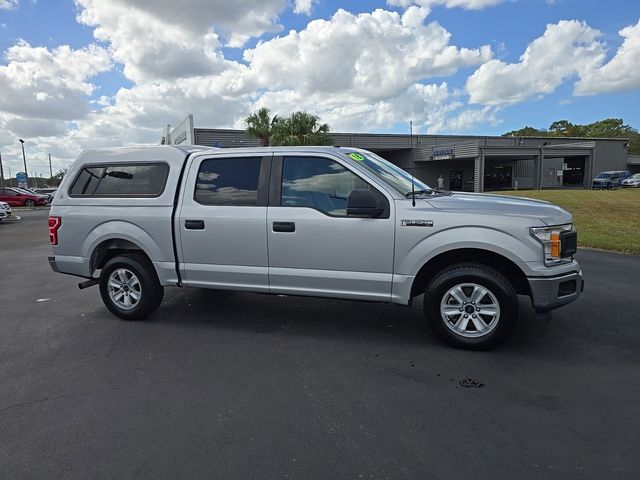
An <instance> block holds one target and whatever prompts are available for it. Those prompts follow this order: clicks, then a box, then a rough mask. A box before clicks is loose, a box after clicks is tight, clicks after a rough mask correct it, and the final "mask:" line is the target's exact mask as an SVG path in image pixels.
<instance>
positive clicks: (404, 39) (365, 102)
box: [0, 0, 640, 163]
mask: <svg viewBox="0 0 640 480" xmlns="http://www.w3.org/2000/svg"><path fill="white" fill-rule="evenodd" d="M174 3H176V2H172V3H171V4H169V3H164V2H151V0H111V1H110V2H109V1H101V0H78V1H77V2H74V1H71V0H50V1H44V0H40V1H35V0H0V51H1V52H2V60H0V87H2V86H3V85H5V87H2V88H4V89H5V92H3V93H4V94H5V96H6V97H11V99H12V100H11V99H10V100H5V101H4V103H3V102H2V101H0V151H2V152H7V153H6V154H5V156H7V155H8V156H9V157H11V155H12V154H13V153H15V152H16V145H15V141H14V140H15V137H16V136H18V135H22V136H27V137H29V139H30V142H31V145H30V149H31V150H32V151H34V152H37V153H36V155H42V156H44V155H45V152H47V151H52V150H53V151H54V155H55V156H56V157H58V158H60V159H61V160H60V161H61V163H62V161H63V160H64V161H68V160H69V158H72V157H73V156H75V154H77V151H76V150H78V149H79V148H80V147H82V148H85V147H86V146H88V144H90V143H91V139H92V136H93V137H97V136H99V135H100V132H103V133H104V136H101V137H100V142H97V143H100V144H104V143H105V142H106V143H111V144H117V143H118V142H120V143H123V144H129V143H141V142H154V141H156V140H157V138H159V136H160V131H161V129H162V126H163V125H164V124H166V123H171V124H176V123H178V122H179V121H180V120H181V119H182V118H184V116H186V114H188V113H193V114H194V116H195V120H196V126H201V127H238V126H241V125H242V119H243V118H244V117H245V116H246V114H247V113H249V112H251V111H252V110H255V109H256V108H259V107H260V106H269V107H271V109H272V110H273V111H274V112H277V113H287V109H289V110H293V109H306V110H309V111H313V112H314V113H317V114H318V115H320V116H321V118H322V119H323V120H325V121H328V122H329V123H330V125H331V126H332V127H334V129H335V130H353V131H372V132H398V131H404V130H406V128H407V127H406V125H407V123H408V121H409V120H414V123H415V124H416V125H417V126H418V130H419V131H421V132H422V133H425V132H430V133H466V134H488V135H494V134H495V135H499V134H502V133H504V132H506V131H509V130H513V129H518V128H521V127H523V126H525V125H530V126H534V127H538V128H545V127H547V126H548V125H549V124H550V123H551V122H552V121H554V120H558V119H567V120H569V121H571V122H574V123H589V122H593V121H596V120H599V119H602V118H606V117H618V118H623V119H624V120H625V122H626V123H628V124H631V125H632V126H634V127H636V128H638V127H640V109H639V108H638V106H639V105H640V77H639V74H638V73H637V67H636V68H632V67H635V65H637V64H639V63H640V47H638V44H639V43H640V33H638V32H640V23H639V22H640V2H638V1H636V0H614V1H610V2H606V3H605V2H601V1H596V0H555V1H551V0H546V1H545V0H414V1H411V0H389V1H358V2H355V1H352V2H345V1H336V0H316V1H313V2H312V3H311V9H310V10H309V8H308V5H307V6H306V7H305V5H304V4H305V3H306V2H305V1H304V0H303V1H299V0H298V1H296V0H289V1H286V0H264V1H258V0H255V1H253V0H238V1H237V2H224V1H222V0H212V1H211V2H209V3H207V2H206V1H205V0H184V1H183V2H178V3H180V5H182V7H183V9H184V10H185V11H186V13H187V17H186V19H185V18H181V19H180V18H176V15H175V14H174V15H173V16H172V14H170V13H167V12H165V11H166V10H170V9H171V6H172V5H173V4H174ZM298 3H299V4H300V5H297V4H298ZM9 4H11V8H8V9H7V8H6V7H7V6H9ZM214 4H215V5H214ZM3 5H4V7H5V8H2V6H3ZM203 5H205V6H209V5H210V7H211V8H205V9H204V10H203V8H202V7H203ZM296 6H298V7H299V10H303V11H302V12H300V11H298V13H296V11H294V10H295V7H296ZM448 6H452V8H449V7H448ZM240 8H242V9H244V10H245V11H246V14H242V12H239V11H234V9H236V10H237V9H240ZM339 9H343V10H345V11H347V12H349V13H350V14H351V15H350V16H342V17H340V18H338V16H336V12H337V11H338V10H339ZM376 9H381V10H383V11H386V12H392V13H391V16H385V17H384V18H383V17H380V16H376V15H375V14H373V13H372V12H374V10H376ZM304 10H306V12H305V11H304ZM203 11H205V13H203ZM80 14H82V15H83V18H80V17H79V15H80ZM393 15H395V16H393ZM189 16H191V18H189ZM413 17H419V19H420V20H419V22H418V23H416V24H412V25H409V19H410V18H413ZM123 19H125V21H124V22H123V21H122V20H123ZM254 20H255V21H254ZM316 20H317V21H320V23H318V22H315V23H314V24H315V25H316V26H318V25H320V26H321V27H322V29H317V28H316V29H314V28H311V27H310V26H309V23H310V22H314V21H316ZM563 21H575V22H563ZM127 22H128V23H127ZM136 22H137V23H136ZM367 22H368V23H367ZM376 22H377V23H376ZM365 23H366V25H365ZM123 24H124V26H123ZM372 24H373V26H371V25H372ZM142 25H144V26H145V27H146V26H147V25H148V26H149V30H152V31H153V30H154V28H157V30H156V31H157V32H162V34H157V35H156V37H155V38H154V37H153V36H152V35H151V34H150V33H149V32H148V31H143V30H146V29H142V28H141V26H142ZM376 25H379V26H380V27H379V29H378V30H376V28H377V27H376ZM625 28H626V29H627V30H625V31H626V32H627V34H626V35H627V36H626V37H622V36H620V34H619V31H620V30H622V29H625ZM387 29H388V30H387ZM291 30H293V31H295V32H297V33H295V34H293V35H292V34H290V33H289V32H290V31H291ZM320 31H323V32H325V33H319V32H320ZM346 31H349V32H351V34H352V36H349V37H345V38H347V39H346V40H345V42H347V43H348V45H344V46H342V47H341V46H340V44H339V41H337V45H334V46H333V47H332V46H331V40H332V39H333V38H335V37H336V36H341V35H342V34H343V33H344V32H346ZM127 35H129V37H128V36H127ZM212 35H214V36H215V38H216V39H217V40H212V38H213V37H212ZM322 35H327V36H325V37H323V36H322ZM421 38H423V39H426V41H435V42H436V43H437V42H439V41H442V42H443V43H442V45H441V46H440V47H438V48H440V51H435V52H434V53H433V56H432V57H429V56H428V55H427V56H425V55H424V50H425V48H427V47H425V45H428V43H424V42H423V43H420V41H421ZM625 38H626V39H627V45H626V47H624V48H622V47H623V41H625ZM537 39H538V40H537ZM376 42H379V45H380V47H377V46H376ZM394 42H395V43H397V45H395V44H394ZM534 42H538V44H539V46H538V48H537V49H534V51H533V53H532V55H531V59H530V60H527V61H526V62H522V61H521V56H522V55H523V53H524V52H525V50H526V49H527V47H529V46H531V45H533V44H534ZM90 45H93V46H92V47H90ZM176 45H178V46H176ZM389 45H392V46H394V48H395V47H397V49H396V50H393V49H390V50H389V52H390V53H389V52H386V53H385V52H382V53H380V56H378V51H380V50H385V49H384V48H383V47H385V46H389ZM62 46H68V49H69V52H72V53H73V55H72V57H68V58H67V54H65V53H63V52H61V51H60V48H61V47H62ZM132 46H135V48H129V47H132ZM318 46H320V48H319V47H318ZM416 46H419V48H417V47H416ZM483 46H488V47H489V49H490V50H482V48H483ZM41 47H43V48H41ZM256 47H258V48H256ZM450 47H454V50H452V51H449V53H448V54H447V55H445V57H446V58H445V60H442V59H440V60H434V59H435V58H436V57H438V55H440V54H443V55H444V52H445V51H446V49H447V48H450ZM39 48H40V50H38V49H39ZM330 48H334V51H332V50H330ZM88 49H91V50H90V51H89V50H88ZM367 49H370V51H369V52H368V53H367ZM464 49H466V50H467V51H466V53H465V51H464ZM580 49H583V50H584V51H585V52H587V54H585V55H583V54H575V52H576V51H578V50H580ZM319 50H320V51H321V52H320V53H321V54H322V55H326V57H322V58H341V56H344V60H343V61H344V64H343V65H346V67H345V68H347V67H349V68H350V67H353V68H356V66H357V65H362V62H363V61H365V62H373V63H372V64H371V65H373V68H372V70H374V71H373V72H372V73H371V75H370V76H369V75H368V72H366V71H364V74H362V73H359V75H361V76H362V75H364V76H363V77H362V78H359V79H357V80H356V81H354V82H353V83H350V84H349V83H345V82H344V81H343V79H341V78H340V74H338V73H336V75H335V77H333V76H332V73H331V71H323V65H322V62H317V61H316V62H314V59H313V58H308V57H305V55H307V56H308V55H309V51H312V52H316V53H317V52H318V51H319ZM394 51H395V52H396V54H394V53H393V52H394ZM165 52H166V55H165ZM252 52H253V53H252ZM397 52H402V55H403V56H404V58H401V59H399V58H398V54H397ZM452 52H454V53H452ZM86 55H88V56H86ZM251 55H253V57H252V56H251ZM553 55H555V57H554V56H553ZM412 57H415V60H414V59H413V58H412ZM438 58H440V57H438ZM442 58H444V57H442ZM565 58H566V60H565ZM634 60H635V61H634ZM341 61H342V60H341ZM39 62H42V64H40V63H39ZM279 62H282V65H280V66H278V65H276V66H274V63H276V64H277V63H279ZM396 62H398V63H397V68H391V67H389V68H387V69H386V68H385V65H395V63H396ZM434 62H435V63H434ZM438 62H440V63H442V62H444V63H446V65H445V66H443V67H436V66H435V64H439V63H438ZM447 62H448V63H447ZM198 63H200V64H199V65H198ZM351 64H353V65H351ZM337 67H338V70H340V71H341V70H342V67H341V66H340V64H339V63H338V65H337ZM279 68H280V72H279V71H278V69H279ZM327 68H329V67H327ZM331 68H333V69H334V70H336V65H333V66H331ZM349 68H347V70H349ZM357 68H361V67H357ZM556 69H559V70H561V71H559V72H556V73H555V74H552V73H551V72H552V71H555V70H556ZM338 70H336V72H337V71H338ZM358 71H359V72H362V70H358ZM203 72H204V74H203ZM21 75H22V76H21ZM279 75H280V76H279ZM296 76H297V77H298V78H299V81H296V80H294V79H296ZM394 77H397V85H394V82H395V81H396V78H394ZM537 77H539V78H537ZM333 78H335V85H332V79H333ZM360 80H361V81H360ZM319 91H322V93H323V94H322V96H321V95H319V93H318V92H319ZM98 100H99V101H98ZM66 106H69V108H68V109H67V108H66ZM52 112H59V113H56V114H54V113H52ZM56 115H57V116H56ZM47 122H48V123H47ZM38 125H42V129H41V130H39V129H38Z"/></svg>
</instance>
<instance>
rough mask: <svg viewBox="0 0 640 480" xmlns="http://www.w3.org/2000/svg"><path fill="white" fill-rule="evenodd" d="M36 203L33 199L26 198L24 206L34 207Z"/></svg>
mask: <svg viewBox="0 0 640 480" xmlns="http://www.w3.org/2000/svg"><path fill="white" fill-rule="evenodd" d="M34 205H35V203H34V201H33V200H25V201H24V206H25V207H33V206H34Z"/></svg>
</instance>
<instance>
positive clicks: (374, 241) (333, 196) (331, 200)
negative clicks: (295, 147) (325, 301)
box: [267, 155, 394, 301]
mask: <svg viewBox="0 0 640 480" xmlns="http://www.w3.org/2000/svg"><path fill="white" fill-rule="evenodd" d="M271 177H272V187H275V188H272V192H271V197H270V203H269V208H268V213H267V235H268V245H269V280H270V291H271V292H274V293H290V294H291V293H295V294H301V295H312V296H331V297H348V298H361V299H363V300H382V301H387V300H389V299H390V298H391V284H392V273H393V249H394V224H393V220H392V217H393V212H391V208H392V206H393V203H392V202H390V201H389V199H388V198H387V197H386V196H385V195H384V194H383V193H381V192H380V191H379V190H377V189H376V188H375V187H373V186H372V185H369V184H368V183H367V182H366V181H365V180H363V179H362V178H361V177H359V176H358V175H356V174H355V173H353V172H352V171H351V170H349V169H348V168H347V166H346V165H343V164H342V163H340V162H339V161H337V160H334V159H330V158H326V157H322V156H313V155H306V156H286V157H284V158H277V159H274V162H273V167H272V174H271ZM363 188H369V189H371V190H372V191H374V193H376V195H377V196H379V199H380V201H381V202H383V203H384V205H385V206H386V208H385V213H383V214H382V215H381V216H380V218H354V217H348V216H347V213H346V206H347V197H348V195H349V193H350V192H351V191H352V190H354V189H363Z"/></svg>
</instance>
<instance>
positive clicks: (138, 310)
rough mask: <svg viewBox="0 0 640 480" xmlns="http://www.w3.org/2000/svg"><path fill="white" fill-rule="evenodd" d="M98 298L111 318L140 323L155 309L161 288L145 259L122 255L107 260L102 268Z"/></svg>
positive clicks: (160, 300)
mask: <svg viewBox="0 0 640 480" xmlns="http://www.w3.org/2000/svg"><path fill="white" fill-rule="evenodd" d="M100 295H101V296H102V301H103V302H104V304H105V306H106V307H107V308H108V309H109V311H110V312H111V313H113V314H114V315H116V316H118V317H120V318H122V319H124V320H141V319H144V318H147V317H148V316H149V315H151V314H152V313H153V312H155V311H156V310H157V309H158V307H159V306H160V304H161V303H162V297H163V296H164V287H163V286H162V285H160V282H159V280H158V275H157V274H156V271H155V268H154V267H153V265H152V264H151V262H150V261H149V260H148V259H147V258H146V257H144V256H143V255H140V254H136V253H133V254H124V255H120V256H117V257H114V258H112V259H111V260H109V261H108V262H107V263H106V264H105V266H104V268H103V269H102V273H101V274H100Z"/></svg>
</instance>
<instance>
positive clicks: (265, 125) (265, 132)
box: [244, 107, 279, 147]
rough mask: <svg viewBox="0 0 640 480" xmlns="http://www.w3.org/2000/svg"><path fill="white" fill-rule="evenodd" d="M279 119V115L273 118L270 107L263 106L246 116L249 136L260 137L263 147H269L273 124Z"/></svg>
mask: <svg viewBox="0 0 640 480" xmlns="http://www.w3.org/2000/svg"><path fill="white" fill-rule="evenodd" d="M278 120H279V118H278V116H277V115H276V116H274V117H273V118H271V117H270V115H269V109H268V108H265V107H263V108H261V109H260V110H258V111H257V112H256V113H252V114H251V115H249V116H248V117H247V118H245V120H244V121H245V123H246V124H247V130H246V133H247V136H249V137H251V138H257V139H259V140H260V143H261V144H262V146H263V147H268V146H269V139H270V138H271V133H272V129H273V126H274V124H275V123H277V122H278Z"/></svg>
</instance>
